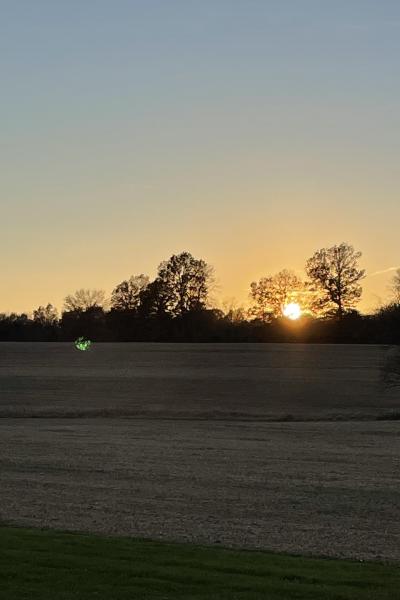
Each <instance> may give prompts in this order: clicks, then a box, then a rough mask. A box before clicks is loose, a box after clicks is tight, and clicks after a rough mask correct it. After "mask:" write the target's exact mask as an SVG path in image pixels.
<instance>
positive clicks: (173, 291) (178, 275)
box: [156, 252, 213, 316]
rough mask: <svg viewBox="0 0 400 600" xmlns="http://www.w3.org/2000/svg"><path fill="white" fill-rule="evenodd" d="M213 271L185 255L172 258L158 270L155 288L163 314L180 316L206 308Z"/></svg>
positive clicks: (204, 264)
mask: <svg viewBox="0 0 400 600" xmlns="http://www.w3.org/2000/svg"><path fill="white" fill-rule="evenodd" d="M212 275H213V269H212V267H210V266H209V265H207V263H205V262H204V260H198V259H196V258H194V257H193V256H192V255H191V254H189V252H182V253H181V254H178V255H175V254H174V255H173V256H171V258H170V259H169V260H168V261H165V262H162V263H161V264H160V266H159V268H158V276H157V279H156V281H157V284H156V285H157V286H158V288H159V289H158V292H159V294H160V297H161V298H162V302H163V303H164V305H165V309H166V311H167V312H168V313H169V314H170V315H172V316H179V315H183V314H185V313H187V312H189V311H192V310H201V309H204V308H205V307H206V304H207V299H208V293H209V289H210V285H211V282H212Z"/></svg>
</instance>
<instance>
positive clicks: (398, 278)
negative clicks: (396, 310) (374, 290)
mask: <svg viewBox="0 0 400 600" xmlns="http://www.w3.org/2000/svg"><path fill="white" fill-rule="evenodd" d="M391 290H392V293H393V299H394V302H395V303H396V304H400V269H397V271H396V273H395V274H394V275H393V278H392V285H391Z"/></svg>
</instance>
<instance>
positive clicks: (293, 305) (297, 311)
mask: <svg viewBox="0 0 400 600" xmlns="http://www.w3.org/2000/svg"><path fill="white" fill-rule="evenodd" d="M283 314H284V315H285V317H287V318H288V319H292V320H293V321H294V320H295V319H298V318H299V317H301V308H300V305H299V304H297V302H290V303H289V304H286V306H285V307H284V309H283Z"/></svg>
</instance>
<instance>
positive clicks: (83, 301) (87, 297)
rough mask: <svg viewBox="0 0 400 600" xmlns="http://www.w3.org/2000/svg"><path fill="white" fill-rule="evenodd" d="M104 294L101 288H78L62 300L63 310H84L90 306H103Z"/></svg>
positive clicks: (104, 301)
mask: <svg viewBox="0 0 400 600" xmlns="http://www.w3.org/2000/svg"><path fill="white" fill-rule="evenodd" d="M105 303H106V295H105V292H104V291H103V290H85V289H80V290H77V291H76V292H75V294H72V295H69V296H67V297H66V298H65V300H64V311H85V310H88V309H90V308H95V307H104V305H105Z"/></svg>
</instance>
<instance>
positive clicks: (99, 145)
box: [0, 0, 400, 312]
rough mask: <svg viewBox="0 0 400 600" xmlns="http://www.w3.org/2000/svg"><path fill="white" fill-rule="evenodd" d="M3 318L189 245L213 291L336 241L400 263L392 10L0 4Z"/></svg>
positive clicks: (372, 271) (379, 3)
mask: <svg viewBox="0 0 400 600" xmlns="http://www.w3.org/2000/svg"><path fill="white" fill-rule="evenodd" d="M0 9H1V13H0V14H1V18H0V82H1V95H0V123H1V135H0V206H1V218H0V265H1V279H0V312H8V311H16V312H20V311H28V312H29V311H32V310H33V309H34V308H36V307H37V306H39V305H43V304H47V303H48V302H51V303H53V304H54V305H56V306H57V307H58V308H61V306H62V302H63V298H64V297H65V296H66V295H67V294H69V293H71V292H73V291H74V290H76V289H79V288H100V289H105V290H106V291H107V293H108V294H110V293H111V291H112V289H113V288H114V287H115V285H116V284H118V283H119V282H121V281H122V280H124V279H127V278H128V277H129V276H130V275H133V274H139V273H145V274H148V275H149V276H150V277H154V276H155V274H156V270H157V266H158V264H159V263H160V262H161V261H162V260H165V259H167V258H168V257H169V256H171V255H172V254H175V253H178V252H181V251H183V250H188V251H190V252H191V253H192V254H193V255H194V256H195V257H197V258H203V259H204V260H206V261H207V262H208V263H210V264H212V265H213V266H214V268H215V272H216V276H217V282H218V287H217V291H216V296H217V300H218V302H222V301H223V300H226V299H231V298H235V299H236V301H237V303H239V304H240V303H242V302H244V303H246V302H247V299H248V291H249V285H250V282H251V281H254V280H256V279H258V278H260V277H262V276H266V275H271V274H273V273H276V272H277V271H279V270H281V269H283V268H290V269H293V270H295V271H296V272H297V273H298V274H299V275H304V264H305V262H306V260H307V258H309V257H310V256H311V255H312V254H313V253H314V252H315V251H316V250H317V249H319V248H322V247H327V246H331V245H333V244H336V243H337V244H339V243H340V242H342V241H346V242H349V243H351V244H353V245H354V246H355V248H356V249H357V250H360V251H362V253H363V255H362V259H361V261H360V264H361V266H362V267H363V268H365V269H366V270H367V273H368V277H367V278H366V279H365V280H364V281H363V288H364V294H363V299H362V302H361V303H360V305H359V308H360V309H361V310H362V311H370V310H374V309H375V308H376V307H377V306H378V305H379V304H380V303H382V302H385V301H386V300H387V297H388V284H389V281H390V277H391V276H392V275H393V270H392V271H390V269H393V268H395V267H398V266H400V235H399V222H400V201H399V189H400V185H399V184H400V168H399V158H400V137H399V131H400V102H399V92H400V3H399V2H398V1H397V0H396V1H394V0H393V1H391V0H376V1H370V0H343V1H342V0H335V2H331V1H330V0H284V1H282V0H202V1H198V0H196V1H195V0H141V1H136V0H113V2H109V0H107V1H106V0H68V2H66V1H62V0H35V2H32V1H31V0H5V1H4V0H0Z"/></svg>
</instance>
